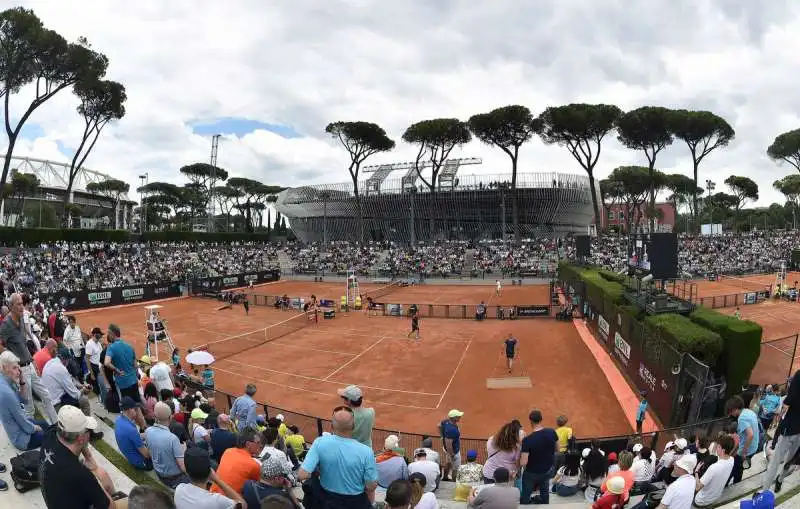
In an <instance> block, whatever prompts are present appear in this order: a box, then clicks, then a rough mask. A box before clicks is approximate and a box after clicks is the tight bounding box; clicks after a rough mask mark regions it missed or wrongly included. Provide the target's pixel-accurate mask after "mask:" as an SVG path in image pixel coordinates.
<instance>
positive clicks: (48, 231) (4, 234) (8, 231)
mask: <svg viewBox="0 0 800 509" xmlns="http://www.w3.org/2000/svg"><path fill="white" fill-rule="evenodd" d="M43 211H44V208H43ZM34 215H36V216H37V220H38V207H36V209H35V210H34V209H31V214H30V216H29V217H34ZM42 222H43V223H44V219H43V221H42ZM282 225H283V226H284V228H285V225H286V223H285V221H284V222H283V223H282ZM283 234H284V235H288V232H284V233H283ZM139 238H140V236H139V235H136V234H131V233H130V232H128V231H125V230H82V229H79V228H72V229H62V228H9V227H0V245H5V246H16V245H19V244H23V245H26V246H38V245H39V244H42V243H52V242H59V241H68V242H93V241H102V242H128V241H131V240H137V239H139ZM141 238H142V239H143V240H145V241H159V242H268V241H269V240H270V239H269V234H268V233H266V232H254V233H246V232H214V233H202V232H189V231H169V230H167V231H155V232H146V233H145V234H144V235H143V236H141Z"/></svg>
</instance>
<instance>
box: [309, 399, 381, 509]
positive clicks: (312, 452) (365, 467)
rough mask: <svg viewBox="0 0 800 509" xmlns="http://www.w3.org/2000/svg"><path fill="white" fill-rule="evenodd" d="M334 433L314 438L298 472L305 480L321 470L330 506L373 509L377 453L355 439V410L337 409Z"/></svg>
mask: <svg viewBox="0 0 800 509" xmlns="http://www.w3.org/2000/svg"><path fill="white" fill-rule="evenodd" d="M332 420H333V434H331V435H324V436H321V437H319V438H318V439H316V440H314V443H313V444H312V445H311V448H310V449H309V450H308V453H307V454H306V459H305V460H304V461H303V464H302V465H301V466H300V470H299V471H298V479H300V480H301V481H305V480H306V479H309V478H311V475H312V474H313V473H314V472H315V471H317V470H319V481H320V485H321V486H322V492H323V493H322V496H323V497H324V498H325V501H324V502H325V503H324V506H325V508H326V509H369V508H371V507H372V503H373V502H374V500H375V488H376V487H377V486H378V469H377V466H376V464H375V455H374V453H373V452H372V450H371V449H370V448H369V447H367V446H366V445H364V444H362V443H360V442H358V441H357V440H354V439H353V438H352V436H353V428H354V425H355V419H354V417H353V410H352V409H350V408H349V407H346V406H341V407H337V408H336V409H334V411H333V419H332Z"/></svg>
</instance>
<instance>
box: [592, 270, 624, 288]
mask: <svg viewBox="0 0 800 509" xmlns="http://www.w3.org/2000/svg"><path fill="white" fill-rule="evenodd" d="M597 273H598V274H600V276H601V277H602V278H603V279H605V280H606V281H611V282H612V283H619V284H621V285H623V284H625V279H626V278H625V276H624V275H623V274H617V273H616V272H612V271H610V270H606V269H597Z"/></svg>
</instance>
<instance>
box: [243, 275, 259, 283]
mask: <svg viewBox="0 0 800 509" xmlns="http://www.w3.org/2000/svg"><path fill="white" fill-rule="evenodd" d="M244 280H245V282H247V283H249V282H250V281H258V274H245V275H244Z"/></svg>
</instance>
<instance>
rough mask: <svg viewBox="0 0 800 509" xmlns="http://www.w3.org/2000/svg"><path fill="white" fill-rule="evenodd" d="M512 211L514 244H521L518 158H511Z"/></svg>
mask: <svg viewBox="0 0 800 509" xmlns="http://www.w3.org/2000/svg"><path fill="white" fill-rule="evenodd" d="M511 213H512V214H513V216H514V217H513V219H512V221H513V224H514V244H516V245H520V243H521V241H522V239H521V235H520V231H519V200H518V196H517V158H516V157H513V158H511Z"/></svg>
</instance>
